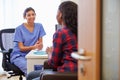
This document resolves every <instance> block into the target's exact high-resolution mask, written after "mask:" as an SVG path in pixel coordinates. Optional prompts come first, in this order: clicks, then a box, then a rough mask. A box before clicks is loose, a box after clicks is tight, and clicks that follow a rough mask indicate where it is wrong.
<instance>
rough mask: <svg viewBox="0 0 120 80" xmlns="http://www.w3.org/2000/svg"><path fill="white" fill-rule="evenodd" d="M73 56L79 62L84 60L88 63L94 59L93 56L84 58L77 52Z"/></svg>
mask: <svg viewBox="0 0 120 80" xmlns="http://www.w3.org/2000/svg"><path fill="white" fill-rule="evenodd" d="M71 56H72V57H73V58H75V59H77V60H83V61H88V60H91V59H92V57H91V56H82V55H79V54H78V53H77V52H72V54H71Z"/></svg>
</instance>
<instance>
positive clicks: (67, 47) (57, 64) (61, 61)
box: [48, 27, 77, 72]
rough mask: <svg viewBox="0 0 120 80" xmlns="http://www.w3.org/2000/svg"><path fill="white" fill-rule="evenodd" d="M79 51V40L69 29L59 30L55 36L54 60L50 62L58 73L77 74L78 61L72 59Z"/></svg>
mask: <svg viewBox="0 0 120 80" xmlns="http://www.w3.org/2000/svg"><path fill="white" fill-rule="evenodd" d="M76 51H77V38H76V36H75V34H73V33H72V32H71V31H70V30H69V29H68V28H66V27H64V28H61V29H59V30H57V31H56V32H55V33H54V35H53V52H52V58H51V59H50V60H49V61H48V64H49V65H51V66H52V67H53V68H54V69H57V71H58V72H77V60H75V59H74V58H72V57H71V53H72V52H76Z"/></svg>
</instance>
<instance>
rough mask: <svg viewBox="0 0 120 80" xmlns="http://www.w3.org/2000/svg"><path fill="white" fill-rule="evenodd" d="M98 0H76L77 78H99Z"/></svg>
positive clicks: (97, 79) (82, 79) (90, 79)
mask: <svg viewBox="0 0 120 80" xmlns="http://www.w3.org/2000/svg"><path fill="white" fill-rule="evenodd" d="M100 1H101V0H79V2H78V6H79V8H78V16H79V17H78V27H79V28H78V49H79V50H78V54H80V55H81V58H80V59H79V60H78V80H100V27H101V25H100Z"/></svg>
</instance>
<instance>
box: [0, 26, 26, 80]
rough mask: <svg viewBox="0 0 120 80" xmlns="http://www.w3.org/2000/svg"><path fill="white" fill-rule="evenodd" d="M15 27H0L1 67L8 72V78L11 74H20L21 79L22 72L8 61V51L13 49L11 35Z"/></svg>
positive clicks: (20, 79) (20, 78)
mask: <svg viewBox="0 0 120 80" xmlns="http://www.w3.org/2000/svg"><path fill="white" fill-rule="evenodd" d="M14 32H15V29H14V28H9V29H2V30H0V48H1V53H2V54H3V59H2V67H3V69H4V71H6V72H7V73H8V75H9V76H8V78H10V77H12V76H20V77H19V80H22V76H24V73H23V72H22V71H21V70H20V69H19V68H18V67H17V66H15V65H14V64H12V63H11V62H10V53H11V52H12V50H13V45H14V43H13V36H14Z"/></svg>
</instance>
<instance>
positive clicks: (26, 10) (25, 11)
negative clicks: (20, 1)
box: [23, 7, 36, 17]
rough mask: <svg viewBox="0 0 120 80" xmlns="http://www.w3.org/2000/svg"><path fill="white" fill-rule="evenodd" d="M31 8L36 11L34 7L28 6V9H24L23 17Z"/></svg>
mask: <svg viewBox="0 0 120 80" xmlns="http://www.w3.org/2000/svg"><path fill="white" fill-rule="evenodd" d="M31 10H32V11H33V12H34V13H35V10H34V9H33V8H32V7H28V8H26V9H25V10H24V13H23V17H25V16H26V13H27V12H28V11H31ZM35 14H36V13H35Z"/></svg>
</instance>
